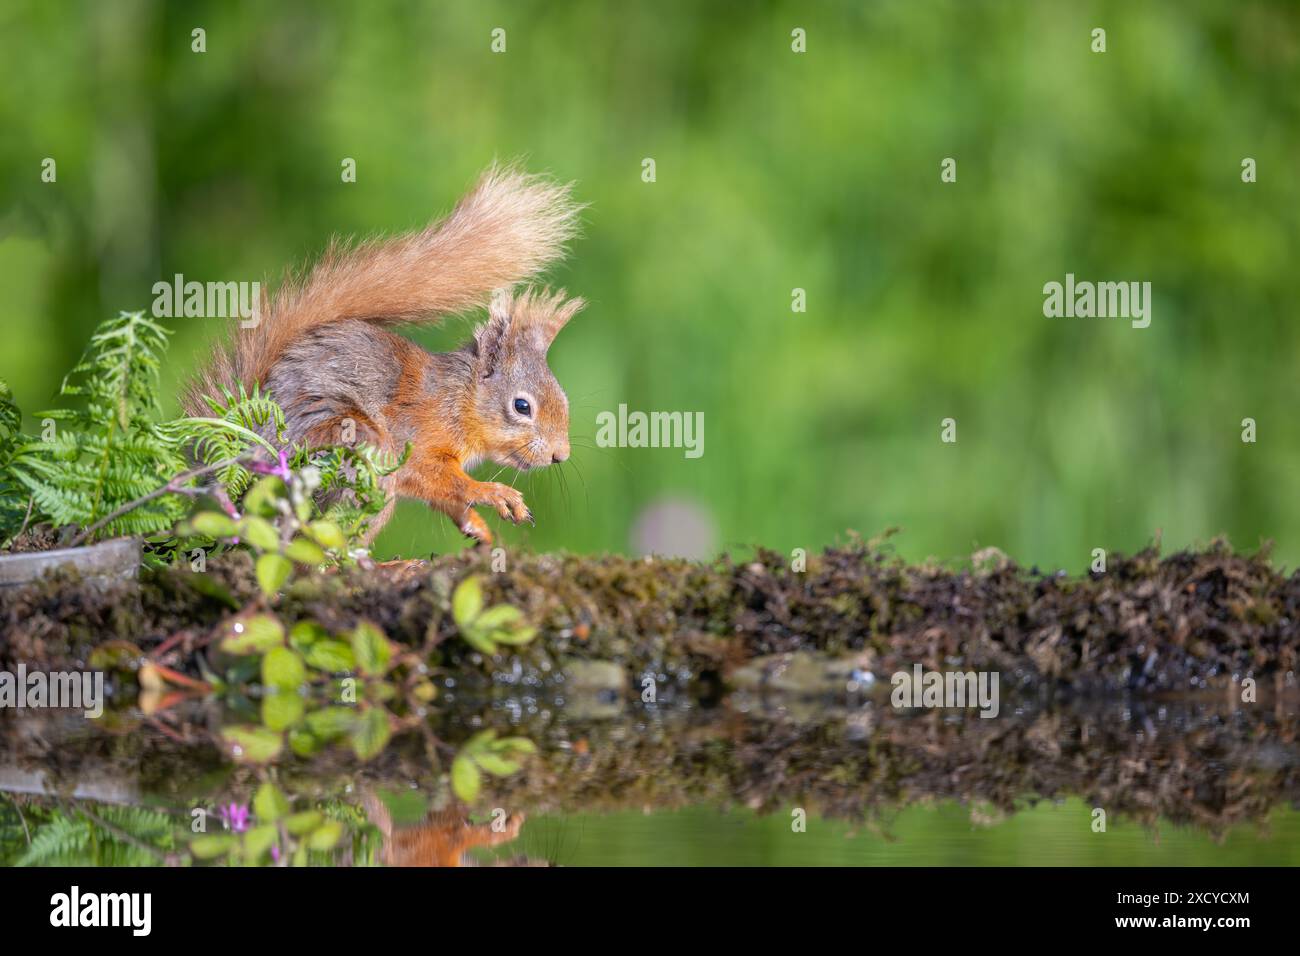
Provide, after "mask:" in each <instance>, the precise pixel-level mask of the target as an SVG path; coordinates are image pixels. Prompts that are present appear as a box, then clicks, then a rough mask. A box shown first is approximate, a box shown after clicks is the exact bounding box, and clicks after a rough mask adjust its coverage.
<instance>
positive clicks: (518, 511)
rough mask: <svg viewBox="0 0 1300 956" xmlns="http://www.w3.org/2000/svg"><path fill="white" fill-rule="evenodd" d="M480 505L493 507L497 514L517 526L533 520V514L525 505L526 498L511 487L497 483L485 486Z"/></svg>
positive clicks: (479, 499)
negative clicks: (522, 522)
mask: <svg viewBox="0 0 1300 956" xmlns="http://www.w3.org/2000/svg"><path fill="white" fill-rule="evenodd" d="M478 503H479V504H483V505H490V506H492V507H493V508H495V509H496V510H497V514H499V515H500V516H501V517H503V518H505V519H506V520H507V521H513V522H514V523H515V524H518V523H519V522H521V521H528V522H531V521H532V520H533V513H532V512H531V511H529V510H528V505H526V504H524V496H523V495H521V494H520V493H519V492H517V491H515V489H513V488H511V487H510V486H509V485H503V484H501V483H500V482H497V481H491V482H485V483H484V484H483V486H482V489H481V492H480V494H479V497H478Z"/></svg>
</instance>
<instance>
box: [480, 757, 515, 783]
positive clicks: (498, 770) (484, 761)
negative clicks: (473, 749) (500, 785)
mask: <svg viewBox="0 0 1300 956" xmlns="http://www.w3.org/2000/svg"><path fill="white" fill-rule="evenodd" d="M474 762H475V763H476V764H478V765H479V766H480V767H482V768H483V769H484V770H486V771H487V772H488V773H490V774H492V775H493V776H494V777H508V776H510V775H511V774H512V773H518V772H519V764H517V763H515V762H514V761H513V760H507V759H506V758H505V757H498V756H497V755H496V754H492V753H482V754H478V755H476V756H475V757H474Z"/></svg>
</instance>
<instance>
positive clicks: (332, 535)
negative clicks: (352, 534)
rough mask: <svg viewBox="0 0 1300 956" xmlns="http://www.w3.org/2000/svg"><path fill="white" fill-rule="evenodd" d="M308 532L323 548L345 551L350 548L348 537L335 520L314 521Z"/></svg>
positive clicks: (308, 527)
mask: <svg viewBox="0 0 1300 956" xmlns="http://www.w3.org/2000/svg"><path fill="white" fill-rule="evenodd" d="M307 533H308V534H310V535H311V536H312V537H313V538H315V539H316V543H317V544H319V545H320V546H321V547H322V548H329V549H331V550H333V551H342V552H344V553H346V552H347V550H348V539H347V538H346V537H344V535H343V532H342V531H340V530H339V526H338V525H336V524H335V523H334V522H333V521H313V522H312V523H311V524H309V525H308V526H307Z"/></svg>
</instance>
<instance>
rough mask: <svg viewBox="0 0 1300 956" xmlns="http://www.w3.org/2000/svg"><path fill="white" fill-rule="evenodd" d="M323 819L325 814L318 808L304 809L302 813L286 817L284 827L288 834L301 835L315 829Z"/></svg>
mask: <svg viewBox="0 0 1300 956" xmlns="http://www.w3.org/2000/svg"><path fill="white" fill-rule="evenodd" d="M324 820H325V814H323V813H321V812H320V811H319V810H304V811H303V812H302V813H295V814H294V815H293V816H291V817H287V818H286V819H285V821H284V828H285V829H286V830H288V831H289V835H290V836H302V835H303V834H304V833H310V832H311V831H312V830H315V829H316V828H317V827H318V826H320V825H321V823H322V822H323V821H324Z"/></svg>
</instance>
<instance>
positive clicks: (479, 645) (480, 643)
mask: <svg viewBox="0 0 1300 956" xmlns="http://www.w3.org/2000/svg"><path fill="white" fill-rule="evenodd" d="M460 636H461V637H463V638H465V643H466V644H468V645H469V646H470V647H472V648H474V650H476V651H479V652H480V653H482V654H487V655H488V656H489V657H490V656H491V655H493V654H495V653H496V652H497V646H496V644H494V643H493V642H492V639H491V638H490V637H488V636H487V635H486V634H482V633H480V632H479V629H478V628H477V627H475V626H474V625H472V624H470V625H467V626H465V627H462V628H461V629H460Z"/></svg>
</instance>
